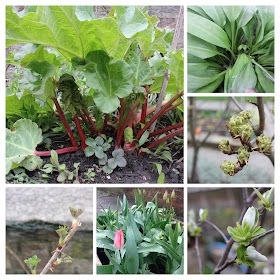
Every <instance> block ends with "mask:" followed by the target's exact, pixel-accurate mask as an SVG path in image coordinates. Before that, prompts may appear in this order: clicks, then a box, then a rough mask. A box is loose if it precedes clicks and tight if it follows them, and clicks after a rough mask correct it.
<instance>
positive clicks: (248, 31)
mask: <svg viewBox="0 0 280 280" xmlns="http://www.w3.org/2000/svg"><path fill="white" fill-rule="evenodd" d="M255 23H256V19H255V16H254V17H253V18H252V19H251V20H250V21H249V22H248V23H247V24H246V25H245V26H243V27H242V30H243V32H244V35H245V37H246V40H247V42H248V43H249V46H252V45H253V39H254V25H255Z"/></svg>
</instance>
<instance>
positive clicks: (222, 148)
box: [219, 139, 232, 154]
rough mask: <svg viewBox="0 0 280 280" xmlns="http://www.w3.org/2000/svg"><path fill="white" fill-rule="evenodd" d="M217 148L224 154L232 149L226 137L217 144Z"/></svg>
mask: <svg viewBox="0 0 280 280" xmlns="http://www.w3.org/2000/svg"><path fill="white" fill-rule="evenodd" d="M219 149H220V151H222V152H223V153H225V154H228V153H230V152H231V151H232V148H231V146H230V144H229V141H228V140H226V139H222V140H221V142H220V144H219Z"/></svg>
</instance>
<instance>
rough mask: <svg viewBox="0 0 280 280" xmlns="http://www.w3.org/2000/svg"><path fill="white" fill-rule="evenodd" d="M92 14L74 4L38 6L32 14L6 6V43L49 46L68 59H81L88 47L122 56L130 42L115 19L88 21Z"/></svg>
mask: <svg viewBox="0 0 280 280" xmlns="http://www.w3.org/2000/svg"><path fill="white" fill-rule="evenodd" d="M88 9H89V8H88ZM82 12H83V14H82ZM84 12H86V14H85V13H84ZM92 17H93V14H91V13H89V12H88V10H87V11H85V9H81V8H80V7H77V6H38V7H37V10H36V12H35V13H29V14H27V15H25V16H23V17H19V16H18V15H17V14H15V13H14V12H13V7H12V6H7V8H6V39H7V40H6V45H7V47H8V46H10V45H14V44H18V43H34V44H40V45H44V46H51V47H54V48H55V49H56V50H57V51H58V52H59V53H60V54H62V55H63V56H64V57H65V58H66V59H68V60H71V59H72V58H73V57H77V58H80V59H84V58H85V57H86V55H87V54H88V53H89V52H90V51H92V50H106V51H107V52H108V54H110V55H112V56H114V57H116V58H122V57H123V56H124V54H125V53H126V51H127V48H128V47H129V45H130V42H129V41H128V40H127V39H126V38H125V37H124V36H123V34H122V33H121V30H120V28H119V26H118V24H117V22H116V20H115V19H113V18H103V19H98V20H89V19H90V18H92ZM86 19H87V20H86Z"/></svg>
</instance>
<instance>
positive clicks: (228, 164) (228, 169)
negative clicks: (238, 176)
mask: <svg viewBox="0 0 280 280" xmlns="http://www.w3.org/2000/svg"><path fill="white" fill-rule="evenodd" d="M220 168H221V169H222V170H223V171H224V173H225V174H228V175H230V176H234V174H235V164H234V163H233V162H232V161H230V160H228V161H226V160H224V163H223V164H222V165H221V166H220Z"/></svg>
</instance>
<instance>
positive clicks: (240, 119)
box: [219, 111, 271, 176]
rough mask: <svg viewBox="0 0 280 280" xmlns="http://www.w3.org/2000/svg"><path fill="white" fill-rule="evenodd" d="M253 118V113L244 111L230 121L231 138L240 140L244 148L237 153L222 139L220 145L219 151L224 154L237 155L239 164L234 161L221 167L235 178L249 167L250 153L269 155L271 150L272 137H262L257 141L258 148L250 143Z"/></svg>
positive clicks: (225, 162) (227, 162)
mask: <svg viewBox="0 0 280 280" xmlns="http://www.w3.org/2000/svg"><path fill="white" fill-rule="evenodd" d="M251 117H252V114H251V111H242V112H240V113H239V115H238V116H232V117H231V118H230V120H229V126H227V129H228V131H229V132H230V134H231V137H232V138H234V139H239V140H240V143H241V144H242V146H241V147H240V148H239V149H238V151H235V150H234V149H233V148H232V147H231V146H230V144H229V141H228V140H226V139H222V140H221V142H220V144H219V149H220V151H221V152H222V153H224V154H227V155H232V154H237V159H238V161H237V163H235V164H234V163H233V162H232V161H226V160H225V161H224V163H223V164H222V165H221V166H220V167H221V169H222V170H223V171H224V173H225V174H228V175H230V176H234V175H235V174H236V173H238V172H239V171H241V170H242V169H243V167H244V166H246V165H248V161H249V158H250V153H251V152H253V151H258V152H259V153H262V154H267V155H268V154H269V150H270V149H271V139H270V137H267V136H263V135H260V136H259V137H258V138H257V140H256V144H257V146H256V147H253V144H252V142H250V138H251V133H252V132H253V127H252V124H251V123H250V119H251Z"/></svg>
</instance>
